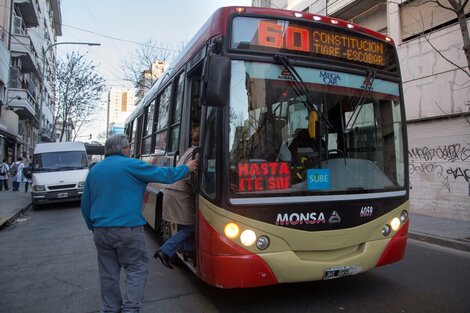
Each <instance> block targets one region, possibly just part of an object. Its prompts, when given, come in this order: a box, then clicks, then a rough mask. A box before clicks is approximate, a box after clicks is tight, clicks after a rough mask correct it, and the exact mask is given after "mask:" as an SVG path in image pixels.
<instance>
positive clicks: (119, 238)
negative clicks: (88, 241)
mask: <svg viewBox="0 0 470 313" xmlns="http://www.w3.org/2000/svg"><path fill="white" fill-rule="evenodd" d="M93 239H94V241H95V245H96V249H97V251H98V269H99V272H100V284H101V310H100V312H101V313H108V312H112V313H117V312H123V313H124V312H126V313H127V312H141V310H142V307H143V301H144V290H145V284H146V283H147V276H148V272H149V259H148V255H147V249H146V245H145V237H144V228H143V226H140V227H109V228H95V231H94V236H93ZM121 267H123V268H124V270H125V272H126V280H125V284H126V286H125V290H126V295H125V297H124V301H123V300H122V298H121V289H120V285H119V280H120V274H121Z"/></svg>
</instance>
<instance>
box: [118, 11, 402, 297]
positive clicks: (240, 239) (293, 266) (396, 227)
mask: <svg viewBox="0 0 470 313" xmlns="http://www.w3.org/2000/svg"><path fill="white" fill-rule="evenodd" d="M194 121H196V122H197V123H200V126H201V127H200V129H201V136H200V138H201V140H200V143H201V144H200V166H199V173H198V175H197V178H196V179H194V185H193V188H194V192H196V193H197V202H198V203H197V212H196V234H195V239H194V244H195V245H194V246H195V249H194V251H193V252H192V255H191V257H190V258H183V257H182V255H181V254H180V257H181V259H182V260H183V261H184V262H185V263H186V264H187V265H188V266H189V267H190V268H191V269H192V270H193V272H194V273H195V274H196V275H197V276H198V277H199V278H201V279H202V280H204V281H205V282H207V283H209V284H211V285H213V286H217V287H220V288H244V287H257V286H266V285H272V284H278V283H288V282H302V281H313V280H321V279H332V278H338V277H343V276H348V275H354V274H358V273H361V272H364V271H366V270H369V269H371V268H375V267H378V266H382V265H385V264H389V263H392V262H396V261H399V260H400V259H402V258H403V255H404V252H405V248H406V242H407V238H408V225H409V221H408V211H409V189H408V188H409V183H408V173H407V170H406V169H407V168H408V160H407V153H406V147H407V139H406V125H405V110H404V103H403V91H402V86H401V76H400V67H399V64H398V57H397V53H396V49H395V46H394V43H393V41H392V39H390V38H389V37H386V36H384V35H382V34H379V33H376V32H374V31H371V30H368V29H365V28H363V27H361V26H359V25H356V24H352V23H349V22H346V21H342V20H338V19H334V18H329V17H324V16H319V15H314V14H310V13H304V12H293V11H287V10H277V9H266V8H255V7H225V8H221V9H219V10H217V11H216V12H215V13H214V14H213V15H212V16H211V18H210V19H209V20H208V21H207V22H206V24H205V25H204V26H203V27H202V28H201V30H200V31H199V32H198V33H197V34H196V36H195V37H194V39H193V40H192V41H191V42H190V43H189V44H188V46H187V48H186V49H185V51H183V52H182V53H181V55H180V56H179V57H178V58H177V59H176V60H175V62H174V64H173V65H172V66H171V67H170V70H169V71H168V72H167V73H165V74H164V76H162V77H161V78H160V79H159V80H158V81H157V82H156V83H155V84H154V86H153V87H152V88H151V89H150V91H149V92H148V93H147V94H146V95H145V96H144V98H143V99H142V100H141V101H140V103H139V105H138V106H137V107H136V109H135V111H134V112H133V113H132V114H131V116H130V117H129V118H128V120H127V121H126V133H127V134H128V136H129V137H130V141H131V144H132V149H133V155H134V157H136V158H141V159H143V160H147V161H148V162H152V163H154V164H159V165H162V166H173V165H174V164H175V163H176V161H177V160H178V157H179V156H180V155H181V154H182V153H183V152H184V151H185V150H186V149H187V148H188V147H189V146H190V129H191V123H192V122H194ZM164 196H165V186H164V185H161V184H149V185H148V187H147V192H146V196H145V201H144V203H143V214H144V216H145V218H146V219H147V221H148V223H149V225H150V226H152V227H153V228H154V229H155V230H156V231H157V233H158V234H159V235H160V236H161V237H162V238H163V239H165V238H168V236H171V235H172V234H174V233H175V232H176V230H177V228H176V227H177V226H176V225H168V223H166V222H165V221H162V218H161V211H162V208H161V204H162V199H163V197H164Z"/></svg>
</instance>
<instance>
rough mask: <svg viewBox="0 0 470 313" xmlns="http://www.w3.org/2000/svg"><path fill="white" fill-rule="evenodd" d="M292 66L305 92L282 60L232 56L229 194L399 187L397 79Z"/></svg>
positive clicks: (401, 179) (402, 171)
mask: <svg viewBox="0 0 470 313" xmlns="http://www.w3.org/2000/svg"><path fill="white" fill-rule="evenodd" d="M295 70H296V72H297V73H298V74H299V76H300V77H301V78H302V80H303V82H304V83H305V84H304V86H305V87H306V88H305V90H304V91H305V92H304V93H301V92H299V90H298V88H296V84H295V80H294V78H293V77H292V76H291V73H290V72H289V71H288V70H287V69H286V68H284V67H283V66H282V65H279V64H271V63H261V62H249V61H238V60H234V61H232V78H231V92H230V94H231V96H230V113H229V124H230V133H229V162H230V186H231V190H232V192H233V193H234V194H235V195H241V196H246V195H251V194H254V195H256V194H266V193H268V194H274V195H276V194H281V195H282V194H284V195H286V194H292V195H299V194H300V195H303V194H305V195H310V194H324V193H357V192H377V191H384V190H387V191H388V190H398V189H403V188H404V187H405V168H404V146H403V145H404V143H403V132H402V131H403V125H402V123H403V120H402V114H401V109H400V101H399V100H400V88H399V84H398V83H396V82H390V81H387V80H382V79H378V78H375V79H370V75H367V73H366V71H364V75H363V76H361V75H356V74H349V73H343V72H339V71H331V70H321V69H315V68H307V67H298V66H296V67H295ZM305 93H308V94H305ZM307 98H309V102H312V101H313V105H314V107H315V111H313V110H312V109H311V108H312V106H311V105H309V104H308V102H307ZM317 111H320V112H317ZM318 113H319V114H318Z"/></svg>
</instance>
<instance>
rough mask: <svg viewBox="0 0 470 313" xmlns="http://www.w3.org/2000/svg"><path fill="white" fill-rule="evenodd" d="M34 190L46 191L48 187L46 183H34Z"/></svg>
mask: <svg viewBox="0 0 470 313" xmlns="http://www.w3.org/2000/svg"><path fill="white" fill-rule="evenodd" d="M33 190H34V191H46V187H45V186H44V185H34V186H33Z"/></svg>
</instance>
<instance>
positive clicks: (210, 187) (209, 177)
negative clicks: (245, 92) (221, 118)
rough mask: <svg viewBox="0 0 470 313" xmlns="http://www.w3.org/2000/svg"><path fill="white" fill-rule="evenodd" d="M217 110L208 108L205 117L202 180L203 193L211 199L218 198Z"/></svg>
mask: <svg viewBox="0 0 470 313" xmlns="http://www.w3.org/2000/svg"><path fill="white" fill-rule="evenodd" d="M216 117H217V108H214V107H207V110H206V117H205V121H206V122H205V127H204V128H205V130H204V132H203V134H204V137H203V138H202V142H203V143H204V144H203V147H204V151H203V153H202V155H203V156H204V159H203V172H202V180H201V191H202V192H203V193H204V194H205V195H207V196H208V197H209V198H211V199H214V198H215V197H216V190H217V188H216V186H217V181H216V179H217V175H216V174H217V173H216V151H217V141H216V138H217V137H216V134H217V130H216V128H217V123H216V121H217V118H216Z"/></svg>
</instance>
